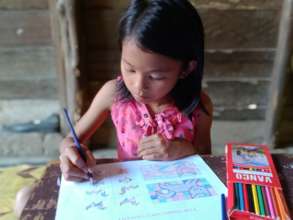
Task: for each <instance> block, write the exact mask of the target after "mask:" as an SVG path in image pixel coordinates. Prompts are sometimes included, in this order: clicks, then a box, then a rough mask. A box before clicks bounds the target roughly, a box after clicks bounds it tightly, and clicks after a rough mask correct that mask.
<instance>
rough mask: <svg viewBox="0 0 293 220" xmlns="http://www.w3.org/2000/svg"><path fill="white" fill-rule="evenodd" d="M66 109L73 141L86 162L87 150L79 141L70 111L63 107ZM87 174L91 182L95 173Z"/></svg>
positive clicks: (65, 112) (65, 113) (66, 117)
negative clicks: (85, 150)
mask: <svg viewBox="0 0 293 220" xmlns="http://www.w3.org/2000/svg"><path fill="white" fill-rule="evenodd" d="M63 110H64V115H65V119H66V122H67V125H68V127H69V129H70V132H71V135H72V138H73V141H74V143H75V145H76V146H75V147H76V149H77V151H78V153H79V154H80V156H81V158H82V159H83V161H84V162H86V155H85V152H84V150H83V149H82V147H81V145H80V143H79V140H78V137H77V135H76V132H75V130H74V127H73V125H72V122H71V120H70V117H69V114H68V111H67V109H66V108H64V109H63ZM87 176H88V178H89V179H90V181H91V182H93V174H92V173H90V172H87Z"/></svg>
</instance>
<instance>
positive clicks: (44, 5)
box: [0, 0, 57, 100]
mask: <svg viewBox="0 0 293 220" xmlns="http://www.w3.org/2000/svg"><path fill="white" fill-rule="evenodd" d="M49 15H50V14H49V11H48V2H47V0H0V66H1V69H0V100H12V99H51V100H52V99H57V86H56V85H57V84H56V78H57V77H56V70H55V59H54V55H53V54H54V51H53V47H52V39H51V29H50V16H49Z"/></svg>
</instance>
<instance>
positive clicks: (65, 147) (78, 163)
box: [59, 80, 116, 181]
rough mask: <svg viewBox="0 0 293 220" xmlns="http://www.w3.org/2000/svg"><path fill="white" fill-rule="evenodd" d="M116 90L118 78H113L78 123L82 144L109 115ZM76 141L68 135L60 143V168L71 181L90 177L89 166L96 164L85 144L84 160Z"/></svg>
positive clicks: (78, 133)
mask: <svg viewBox="0 0 293 220" xmlns="http://www.w3.org/2000/svg"><path fill="white" fill-rule="evenodd" d="M115 90H116V80H111V81H108V82H107V83H105V85H104V86H103V87H102V88H101V89H100V90H99V92H98V93H97V95H96V96H95V98H94V100H93V102H92V103H91V105H90V107H89V109H88V110H87V111H86V113H85V114H84V115H83V116H82V117H81V119H80V120H79V121H78V122H77V123H76V125H75V130H76V134H77V136H78V138H79V140H80V142H81V144H82V143H83V142H84V141H86V140H87V139H88V138H89V137H90V136H91V135H92V134H93V133H94V132H95V131H96V130H97V129H98V128H99V127H100V126H101V124H102V123H103V122H104V121H105V119H106V118H107V116H108V115H109V112H110V109H111V106H112V103H113V100H114V96H115ZM74 146H75V144H74V141H73V139H72V137H71V136H70V135H67V136H66V137H65V138H64V139H63V141H62V142H61V144H60V148H59V149H60V157H59V158H60V168H61V171H62V173H63V176H64V177H65V179H67V180H71V181H83V180H85V179H87V178H88V176H87V175H86V173H87V172H88V171H89V169H88V167H90V166H93V165H94V164H95V159H94V157H93V155H92V153H91V152H90V150H89V149H88V147H86V146H85V145H83V144H82V147H83V148H84V151H85V154H86V157H87V160H86V163H85V161H83V160H82V158H81V157H80V155H79V153H78V152H77V149H76V148H75V147H74Z"/></svg>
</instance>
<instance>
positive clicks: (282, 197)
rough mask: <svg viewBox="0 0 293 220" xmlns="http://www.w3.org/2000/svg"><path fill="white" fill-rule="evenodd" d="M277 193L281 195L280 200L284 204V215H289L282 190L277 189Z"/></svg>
mask: <svg viewBox="0 0 293 220" xmlns="http://www.w3.org/2000/svg"><path fill="white" fill-rule="evenodd" d="M279 194H280V197H281V200H282V204H283V206H284V209H285V212H286V215H289V210H288V207H287V204H286V200H285V198H284V195H283V193H282V192H280V191H279Z"/></svg>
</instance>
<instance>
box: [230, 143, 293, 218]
mask: <svg viewBox="0 0 293 220" xmlns="http://www.w3.org/2000/svg"><path fill="white" fill-rule="evenodd" d="M226 163H227V164H226V165H227V166H226V167H227V186H228V200H227V209H228V217H229V219H231V220H234V219H237V220H238V219H241V220H247V219H250V220H261V219H265V220H272V219H280V220H288V219H291V218H290V216H289V211H288V207H287V205H286V201H285V199H284V195H283V191H282V187H281V184H280V181H279V178H278V175H277V172H276V169H275V166H274V163H273V160H272V157H271V154H270V151H269V148H268V147H267V146H265V145H254V144H238V143H228V144H226Z"/></svg>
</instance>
